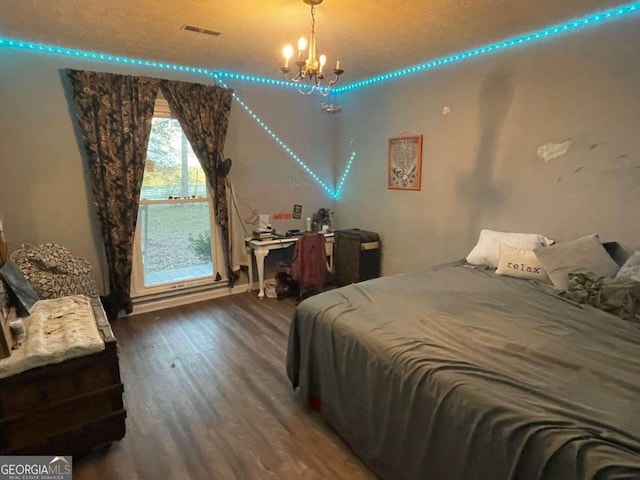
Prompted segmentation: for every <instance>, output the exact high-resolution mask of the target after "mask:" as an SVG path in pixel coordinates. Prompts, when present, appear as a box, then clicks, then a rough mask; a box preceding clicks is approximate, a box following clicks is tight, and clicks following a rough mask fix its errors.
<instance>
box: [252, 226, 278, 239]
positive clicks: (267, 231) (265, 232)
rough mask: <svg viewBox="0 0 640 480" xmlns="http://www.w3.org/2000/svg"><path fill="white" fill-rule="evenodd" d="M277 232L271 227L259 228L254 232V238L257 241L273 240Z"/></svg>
mask: <svg viewBox="0 0 640 480" xmlns="http://www.w3.org/2000/svg"><path fill="white" fill-rule="evenodd" d="M274 234H275V231H274V230H273V228H271V227H270V226H267V227H258V228H256V229H255V230H254V231H253V238H254V239H256V240H271V239H272V238H273V237H274Z"/></svg>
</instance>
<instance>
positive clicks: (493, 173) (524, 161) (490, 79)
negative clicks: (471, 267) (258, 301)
mask: <svg viewBox="0 0 640 480" xmlns="http://www.w3.org/2000/svg"><path fill="white" fill-rule="evenodd" d="M638 58H640V19H638V18H633V19H627V20H625V21H621V22H617V23H614V24H609V25H606V26H600V27H597V28H594V29H592V30H588V31H583V32H580V33H572V34H568V35H565V36H562V37H558V38H555V39H552V40H549V41H546V42H540V43H537V44H535V45H528V46H525V47H520V48H518V49H515V50H512V51H504V52H499V53H495V54H493V55H487V56H484V57H482V58H476V59H473V60H467V61H464V62H460V63H458V64H454V65H449V66H446V67H442V68H439V69H437V70H433V71H431V72H426V73H421V74H417V75H414V76H413V77H404V78H402V79H396V80H395V81H391V82H387V83H383V84H379V85H376V86H371V87H366V88H364V89H360V90H356V91H354V92H350V93H349V94H347V95H346V96H344V97H343V98H341V103H342V106H343V113H342V114H341V115H340V125H339V127H340V128H339V132H340V133H339V136H338V137H337V143H338V144H339V145H340V148H341V151H342V152H345V151H346V149H347V143H348V141H349V139H351V138H353V140H354V143H355V144H356V147H357V152H358V158H357V161H356V162H355V164H354V166H353V168H352V172H351V178H350V179H349V182H348V186H347V188H346V190H345V194H344V195H343V197H342V198H341V199H340V200H339V202H338V207H337V209H338V222H339V226H340V227H341V228H346V227H360V228H362V229H367V230H373V231H377V232H379V233H380V235H381V237H382V240H383V273H385V274H391V273H396V272H402V271H407V270H415V269H419V268H423V267H424V266H427V265H431V264H436V263H441V262H444V261H449V260H454V259H457V258H462V257H464V256H466V254H467V253H468V252H469V251H470V250H471V248H472V247H473V245H474V244H475V242H476V240H477V236H478V233H479V231H480V229H482V228H490V229H496V230H504V231H519V232H539V233H542V234H545V235H547V236H548V237H551V238H554V239H557V240H567V239H573V238H576V237H578V236H581V235H584V234H588V233H592V232H597V233H599V234H601V237H602V239H603V240H607V241H609V240H616V241H618V242H620V243H621V244H622V245H623V246H624V247H625V248H626V249H632V248H638V247H640V222H638V221H637V212H639V211H640V135H638V128H639V126H640V91H639V90H638V86H639V85H640V63H638V62H637V59H638ZM445 107H449V108H450V113H448V114H444V113H443V112H444V108H445ZM405 133H410V134H422V135H424V152H423V167H422V189H421V191H419V192H410V191H395V190H388V189H387V188H386V175H387V140H388V138H390V137H394V136H399V135H402V134H405ZM568 140H571V142H572V144H571V147H570V149H569V150H568V152H567V153H566V154H565V155H563V156H561V157H559V158H556V159H553V160H550V161H548V162H545V161H543V160H541V159H540V158H538V156H537V151H538V148H539V147H540V146H543V145H545V144H548V143H560V142H564V141H568ZM337 158H338V162H339V163H338V166H337V169H338V170H341V169H342V168H343V166H344V158H345V155H344V154H342V155H338V157H337Z"/></svg>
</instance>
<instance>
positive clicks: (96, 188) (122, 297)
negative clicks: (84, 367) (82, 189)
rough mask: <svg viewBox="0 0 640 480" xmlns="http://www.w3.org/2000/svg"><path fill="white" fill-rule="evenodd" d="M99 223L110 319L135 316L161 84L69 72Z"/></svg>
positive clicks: (146, 79)
mask: <svg viewBox="0 0 640 480" xmlns="http://www.w3.org/2000/svg"><path fill="white" fill-rule="evenodd" d="M67 77H68V79H69V82H70V83H71V87H72V94H73V101H74V104H75V110H76V118H77V121H78V126H79V127H80V132H81V133H82V141H83V144H84V148H85V150H86V154H87V158H88V162H89V170H90V172H91V181H92V190H93V194H94V197H95V207H96V210H97V213H98V218H99V219H100V224H101V230H102V238H103V241H104V248H105V254H106V258H107V266H108V271H109V295H108V297H107V298H106V301H105V302H104V303H105V309H106V310H107V313H108V314H109V317H110V319H112V318H114V317H115V316H117V313H118V312H119V311H120V310H121V309H124V310H125V311H126V312H127V313H131V311H132V308H133V305H132V303H131V268H132V264H133V236H134V233H135V229H136V220H137V217H138V204H139V198H140V189H141V187H142V177H143V175H144V166H145V159H146V156H147V145H148V143H149V134H150V132H151V122H152V119H153V108H154V105H155V101H156V96H157V94H158V80H157V79H153V78H147V77H132V76H128V75H115V74H110V73H99V72H87V71H79V70H67Z"/></svg>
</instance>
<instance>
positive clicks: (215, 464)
mask: <svg viewBox="0 0 640 480" xmlns="http://www.w3.org/2000/svg"><path fill="white" fill-rule="evenodd" d="M294 308H295V305H294V303H293V301H290V300H283V301H278V300H274V299H265V300H263V301H260V300H258V298H257V296H256V293H255V292H253V293H246V294H239V295H233V296H229V297H224V298H220V299H215V300H211V301H208V302H202V303H197V304H192V305H186V306H183V307H176V308H171V309H167V310H163V311H160V312H153V313H148V314H143V315H138V316H134V317H131V318H128V319H119V320H117V321H115V322H114V323H113V324H112V328H113V331H114V333H115V336H116V338H117V339H118V343H119V348H120V370H121V376H122V379H123V383H124V385H125V403H126V409H127V414H128V418H127V434H126V436H125V438H124V439H123V440H122V441H120V442H115V443H113V444H112V445H111V447H110V448H108V449H103V450H101V451H98V452H94V453H92V454H90V455H88V456H84V457H74V480H84V479H102V478H104V479H109V480H112V479H127V480H131V479H154V480H155V479H227V478H229V479H234V478H238V479H254V478H255V479H264V478H273V479H300V478H305V479H341V478H344V479H373V478H375V476H374V475H373V474H372V473H371V472H370V471H369V470H368V469H367V468H366V467H365V466H364V465H363V464H362V463H361V462H360V461H359V460H358V459H357V458H356V457H355V456H354V455H353V454H352V453H351V451H350V450H349V449H348V447H346V446H345V445H344V443H343V442H342V441H341V440H340V438H339V437H338V436H337V435H336V434H335V433H334V432H333V431H332V430H331V428H330V427H329V426H328V425H327V424H326V423H324V421H323V420H322V418H321V416H320V414H318V413H317V412H314V411H312V410H310V409H309V408H307V407H306V406H305V405H303V403H302V402H301V400H300V398H299V396H298V395H297V394H295V393H294V392H293V391H292V389H291V384H290V383H289V380H288V379H287V376H286V372H285V356H286V344H287V335H288V329H289V323H290V321H291V316H292V313H293V310H294Z"/></svg>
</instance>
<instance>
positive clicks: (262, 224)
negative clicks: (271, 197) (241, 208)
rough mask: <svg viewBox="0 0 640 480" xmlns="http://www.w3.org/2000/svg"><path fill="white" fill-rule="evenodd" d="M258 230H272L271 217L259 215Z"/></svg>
mask: <svg viewBox="0 0 640 480" xmlns="http://www.w3.org/2000/svg"><path fill="white" fill-rule="evenodd" d="M258 228H271V225H269V215H258Z"/></svg>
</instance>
